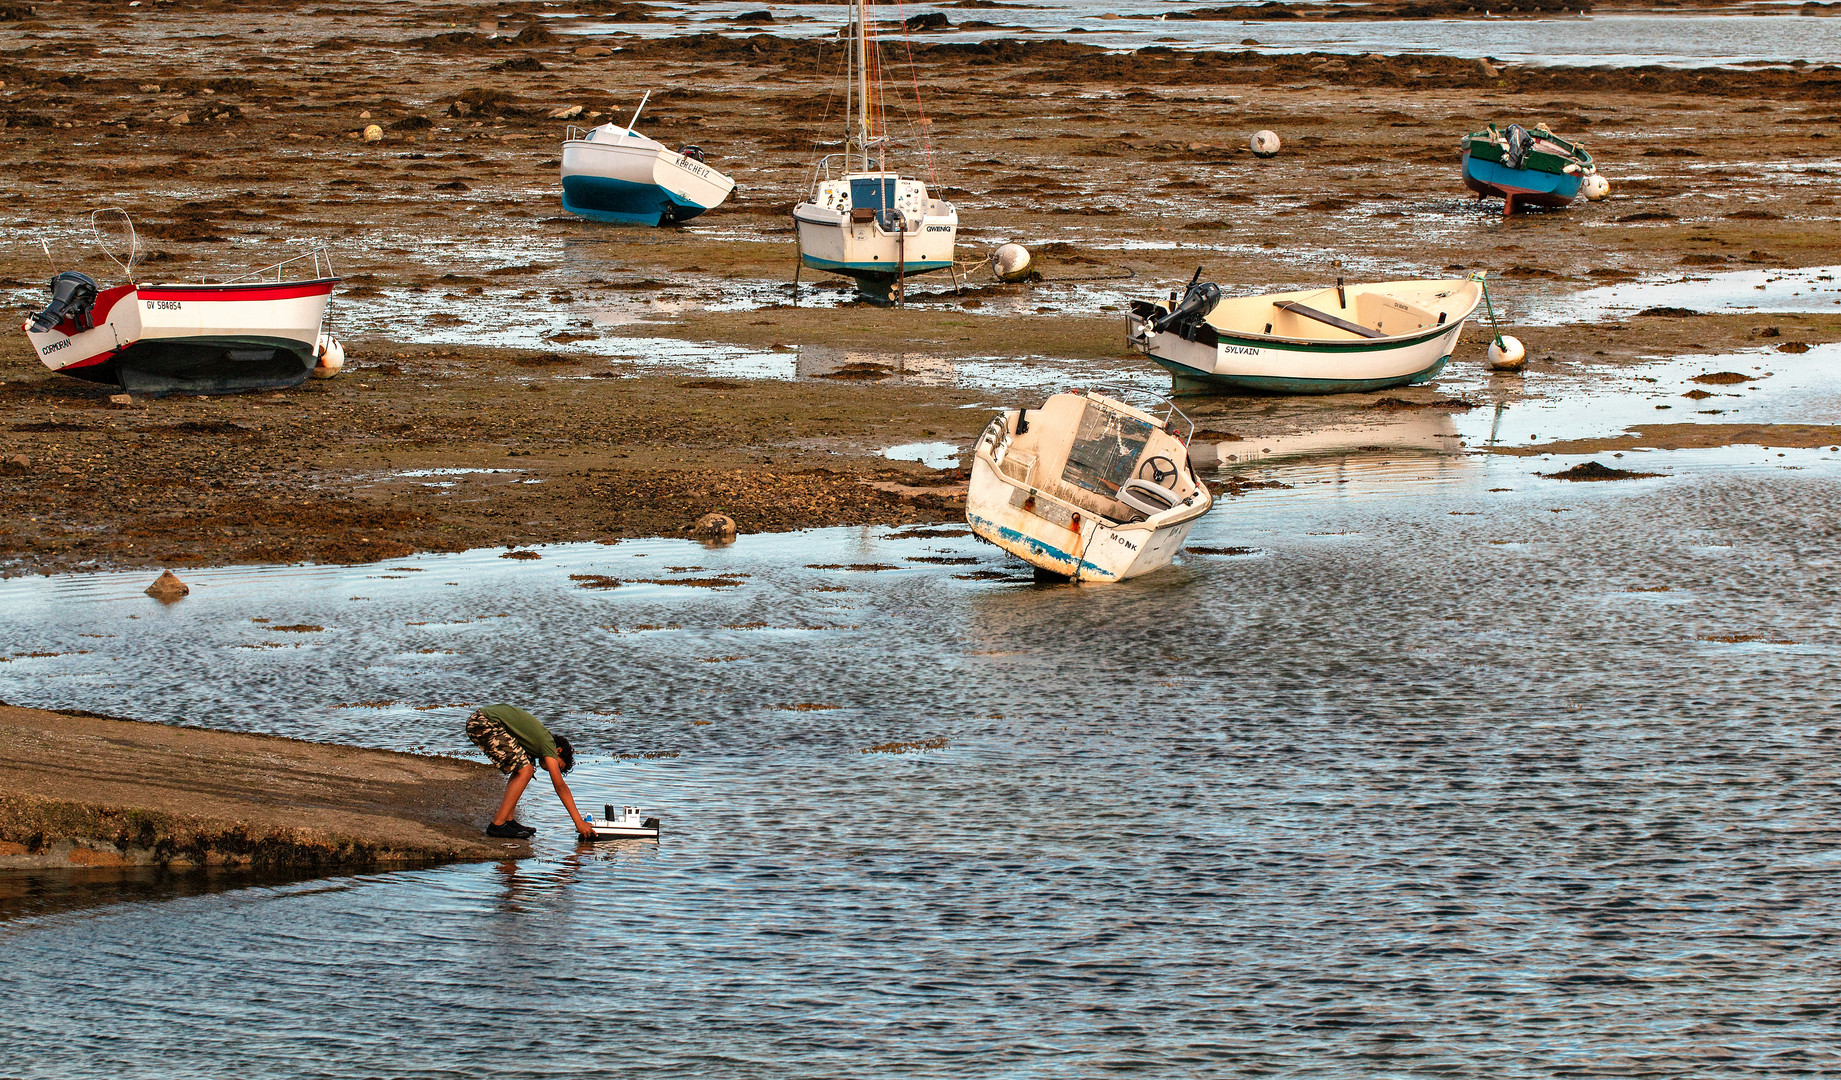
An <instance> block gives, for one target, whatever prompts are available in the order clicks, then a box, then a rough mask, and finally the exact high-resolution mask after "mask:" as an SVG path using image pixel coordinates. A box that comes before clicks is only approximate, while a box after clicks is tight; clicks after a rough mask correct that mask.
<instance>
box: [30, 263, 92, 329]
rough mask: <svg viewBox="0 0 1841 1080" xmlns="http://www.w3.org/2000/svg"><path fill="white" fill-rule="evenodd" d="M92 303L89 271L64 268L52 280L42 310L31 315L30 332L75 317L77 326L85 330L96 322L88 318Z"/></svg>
mask: <svg viewBox="0 0 1841 1080" xmlns="http://www.w3.org/2000/svg"><path fill="white" fill-rule="evenodd" d="M95 303H96V282H95V279H93V278H91V277H90V276H89V275H88V274H79V273H77V272H76V271H75V270H66V271H64V272H63V273H61V274H59V275H58V276H57V277H54V278H52V279H51V303H49V304H46V305H45V310H43V311H41V312H39V313H38V314H37V315H34V316H32V332H33V333H34V334H43V333H45V332H46V331H48V330H50V329H51V328H52V327H54V326H56V325H57V324H59V323H61V322H63V321H64V320H65V318H67V317H68V318H72V319H75V320H77V327H78V328H79V329H82V330H88V329H90V328H92V327H93V326H94V325H95V324H94V323H92V322H90V317H89V316H90V308H91V307H92V306H94V305H95Z"/></svg>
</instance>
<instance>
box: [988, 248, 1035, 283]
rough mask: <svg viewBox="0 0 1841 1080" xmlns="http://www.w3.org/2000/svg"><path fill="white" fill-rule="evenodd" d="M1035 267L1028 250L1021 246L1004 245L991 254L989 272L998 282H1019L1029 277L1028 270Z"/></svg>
mask: <svg viewBox="0 0 1841 1080" xmlns="http://www.w3.org/2000/svg"><path fill="white" fill-rule="evenodd" d="M1033 265H1035V259H1033V258H1031V257H1030V254H1029V249H1028V248H1026V247H1024V246H1023V245H1021V244H1005V245H1003V246H1002V247H1000V248H998V249H997V250H996V251H993V252H991V272H992V273H993V274H996V275H997V280H999V281H1021V280H1023V279H1024V278H1026V277H1028V276H1029V269H1030V267H1031V266H1033Z"/></svg>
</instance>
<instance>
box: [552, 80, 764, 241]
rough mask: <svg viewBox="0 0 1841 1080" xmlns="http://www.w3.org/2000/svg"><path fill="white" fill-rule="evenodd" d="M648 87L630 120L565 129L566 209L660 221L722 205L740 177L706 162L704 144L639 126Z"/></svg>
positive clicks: (627, 221)
mask: <svg viewBox="0 0 1841 1080" xmlns="http://www.w3.org/2000/svg"><path fill="white" fill-rule="evenodd" d="M651 96H652V95H651V92H650V91H648V92H647V93H646V95H645V97H642V98H640V99H639V107H638V108H636V109H634V110H633V119H632V120H630V121H628V122H627V124H626V126H624V127H622V126H621V125H619V124H614V123H606V124H602V125H601V126H600V127H597V128H590V129H587V130H583V129H582V128H578V127H575V126H573V125H571V126H570V127H569V128H568V129H567V130H566V131H565V132H564V141H563V156H562V181H563V209H565V210H567V211H569V212H570V213H571V214H576V215H578V216H580V217H585V218H588V219H589V220H591V221H607V222H615V223H618V224H622V225H658V224H670V223H672V222H677V221H688V220H690V219H691V218H694V217H696V216H697V215H698V214H701V213H703V212H704V211H706V210H709V209H711V208H712V207H715V206H718V205H720V204H721V203H722V201H723V200H724V199H727V198H728V197H729V193H730V192H732V191H734V190H735V181H734V180H731V179H730V178H728V177H727V176H724V175H723V174H721V173H719V172H717V171H716V170H715V169H713V168H711V167H710V166H709V165H708V164H706V163H705V162H704V155H703V150H702V149H701V148H699V147H696V146H685V147H684V148H683V149H681V150H672V149H670V148H668V147H666V146H665V145H664V144H663V143H660V142H657V141H655V140H653V139H648V138H647V137H645V136H644V135H641V134H640V133H639V132H637V131H635V130H633V125H634V124H637V123H638V122H639V114H640V112H641V110H643V109H644V108H645V107H646V102H647V100H649V99H650V98H651Z"/></svg>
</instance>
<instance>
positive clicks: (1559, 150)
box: [1459, 124, 1598, 217]
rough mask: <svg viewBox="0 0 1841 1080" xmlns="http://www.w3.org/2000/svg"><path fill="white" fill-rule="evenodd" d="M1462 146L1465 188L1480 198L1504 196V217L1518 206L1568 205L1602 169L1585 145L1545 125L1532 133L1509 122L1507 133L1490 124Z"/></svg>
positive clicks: (1466, 139) (1475, 133) (1465, 139)
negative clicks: (1586, 181)
mask: <svg viewBox="0 0 1841 1080" xmlns="http://www.w3.org/2000/svg"><path fill="white" fill-rule="evenodd" d="M1459 149H1460V151H1461V153H1462V155H1463V158H1464V186H1465V187H1467V188H1469V189H1470V190H1472V191H1474V192H1476V193H1477V198H1478V199H1482V198H1483V197H1484V196H1485V195H1492V196H1495V197H1497V198H1500V199H1501V200H1502V216H1503V217H1508V216H1509V215H1510V214H1513V213H1514V212H1515V208H1516V206H1517V205H1532V206H1569V205H1571V203H1572V201H1573V200H1574V199H1575V198H1577V197H1578V196H1579V185H1580V184H1581V183H1584V182H1585V178H1586V177H1588V176H1592V175H1595V174H1596V173H1597V171H1598V168H1597V166H1595V165H1593V164H1592V155H1590V154H1588V153H1586V152H1585V147H1584V146H1582V145H1580V144H1578V143H1574V142H1567V141H1566V140H1565V139H1562V138H1560V137H1559V136H1558V135H1555V134H1554V133H1553V132H1551V131H1549V130H1547V125H1546V124H1540V125H1537V126H1536V127H1535V129H1534V130H1533V131H1529V130H1528V129H1527V128H1524V127H1522V126H1521V125H1520V124H1510V125H1509V127H1508V130H1507V131H1506V132H1499V131H1497V130H1496V125H1494V124H1491V125H1490V126H1489V128H1488V129H1487V130H1485V131H1475V132H1472V133H1470V134H1469V135H1466V136H1464V141H1463V143H1462V145H1461V146H1460V148H1459ZM1594 197H1596V196H1594Z"/></svg>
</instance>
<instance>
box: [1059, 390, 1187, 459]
mask: <svg viewBox="0 0 1841 1080" xmlns="http://www.w3.org/2000/svg"><path fill="white" fill-rule="evenodd" d="M1096 390H1097V391H1099V392H1101V393H1103V394H1105V395H1106V396H1107V397H1112V398H1117V399H1118V400H1120V401H1122V402H1124V403H1125V404H1127V405H1131V406H1132V407H1133V408H1142V407H1141V406H1138V405H1133V404H1132V402H1131V399H1132V398H1134V397H1135V398H1139V399H1142V400H1148V401H1150V402H1151V403H1152V404H1151V407H1150V408H1144V409H1142V411H1144V412H1147V413H1149V414H1150V415H1151V416H1153V417H1156V418H1157V420H1158V422H1159V423H1160V424H1162V426H1163V429H1164V430H1165V431H1167V432H1169V433H1170V434H1171V435H1176V437H1177V439H1179V440H1180V441H1181V442H1182V444H1183V445H1184V446H1188V445H1189V440H1190V439H1192V438H1194V437H1195V421H1194V420H1191V419H1190V418H1189V414H1188V413H1185V412H1183V411H1182V410H1181V409H1179V408H1177V407H1176V403H1175V402H1174V401H1171V400H1170V399H1169V398H1167V397H1164V396H1163V395H1162V394H1159V393H1157V392H1156V391H1155V390H1146V389H1145V388H1143V387H1142V386H1127V385H1125V384H1124V383H1093V384H1091V385H1089V386H1087V387H1085V388H1084V390H1083V392H1084V393H1086V394H1087V395H1088V396H1089V397H1090V396H1092V394H1093V392H1094V391H1096ZM1179 424H1181V425H1183V426H1184V429H1185V430H1184V431H1183V433H1182V434H1181V435H1177V434H1176V431H1177V425H1179Z"/></svg>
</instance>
